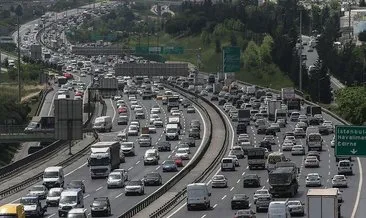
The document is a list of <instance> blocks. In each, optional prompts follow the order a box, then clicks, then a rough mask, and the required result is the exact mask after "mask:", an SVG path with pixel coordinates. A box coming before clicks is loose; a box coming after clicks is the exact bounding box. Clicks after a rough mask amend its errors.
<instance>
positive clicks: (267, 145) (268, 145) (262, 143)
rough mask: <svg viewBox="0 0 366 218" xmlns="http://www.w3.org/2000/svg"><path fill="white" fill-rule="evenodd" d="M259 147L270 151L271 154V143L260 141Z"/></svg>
mask: <svg viewBox="0 0 366 218" xmlns="http://www.w3.org/2000/svg"><path fill="white" fill-rule="evenodd" d="M259 147H260V148H265V149H267V150H268V151H271V152H272V145H271V143H270V142H269V141H261V142H260V143H259Z"/></svg>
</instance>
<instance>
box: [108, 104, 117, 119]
mask: <svg viewBox="0 0 366 218" xmlns="http://www.w3.org/2000/svg"><path fill="white" fill-rule="evenodd" d="M109 100H110V102H111V105H112V108H113V118H112V123H113V122H114V119H115V118H116V115H117V113H116V108H115V107H114V103H113V101H112V99H111V98H110V99H109Z"/></svg>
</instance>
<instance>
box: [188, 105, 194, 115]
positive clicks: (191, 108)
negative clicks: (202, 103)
mask: <svg viewBox="0 0 366 218" xmlns="http://www.w3.org/2000/svg"><path fill="white" fill-rule="evenodd" d="M187 113H189V114H190V113H196V109H195V108H194V107H193V106H191V105H190V106H188V107H187Z"/></svg>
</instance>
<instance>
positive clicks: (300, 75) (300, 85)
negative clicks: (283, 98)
mask: <svg viewBox="0 0 366 218" xmlns="http://www.w3.org/2000/svg"><path fill="white" fill-rule="evenodd" d="M300 7H301V5H300ZM299 66H300V69H299V89H300V92H302V8H300V64H299Z"/></svg>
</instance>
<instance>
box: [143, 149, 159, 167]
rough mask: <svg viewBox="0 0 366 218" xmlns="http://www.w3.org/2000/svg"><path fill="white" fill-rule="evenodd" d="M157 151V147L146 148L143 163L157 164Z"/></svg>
mask: <svg viewBox="0 0 366 218" xmlns="http://www.w3.org/2000/svg"><path fill="white" fill-rule="evenodd" d="M159 159H160V155H159V151H158V150H157V149H148V150H146V152H145V155H144V165H150V164H154V165H157V164H159Z"/></svg>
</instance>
